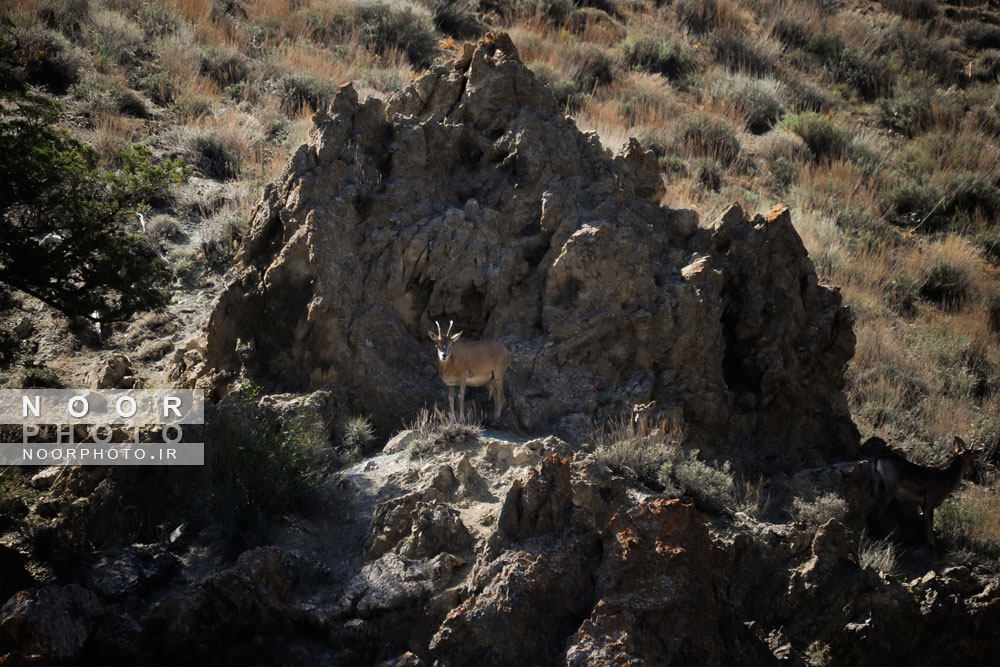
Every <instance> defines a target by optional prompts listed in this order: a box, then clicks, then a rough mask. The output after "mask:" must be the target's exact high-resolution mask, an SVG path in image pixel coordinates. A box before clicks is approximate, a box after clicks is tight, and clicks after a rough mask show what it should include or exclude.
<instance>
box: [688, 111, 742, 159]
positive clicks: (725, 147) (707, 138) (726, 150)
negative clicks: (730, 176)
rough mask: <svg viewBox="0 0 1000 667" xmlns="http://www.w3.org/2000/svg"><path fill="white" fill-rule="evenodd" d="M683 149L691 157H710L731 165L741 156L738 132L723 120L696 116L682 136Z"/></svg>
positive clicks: (700, 115)
mask: <svg viewBox="0 0 1000 667" xmlns="http://www.w3.org/2000/svg"><path fill="white" fill-rule="evenodd" d="M681 142H682V147H683V148H684V149H685V150H686V152H687V153H688V154H689V155H694V156H700V157H708V158H712V159H714V160H718V161H719V162H721V163H722V164H724V165H727V166H728V165H731V164H733V163H734V162H736V160H737V158H739V156H740V150H741V146H740V140H739V138H738V137H737V136H736V130H734V129H733V126H732V125H731V124H730V123H729V122H728V121H726V120H725V119H723V118H719V117H717V116H711V115H708V114H703V113H702V114H695V115H694V116H691V117H690V118H688V119H687V120H686V122H685V125H684V130H683V133H682V134H681Z"/></svg>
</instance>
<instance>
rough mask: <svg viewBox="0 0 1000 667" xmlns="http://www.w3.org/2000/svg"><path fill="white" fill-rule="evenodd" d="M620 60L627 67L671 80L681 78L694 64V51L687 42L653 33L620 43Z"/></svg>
mask: <svg viewBox="0 0 1000 667" xmlns="http://www.w3.org/2000/svg"><path fill="white" fill-rule="evenodd" d="M622 60H624V62H625V65H626V66H627V67H629V68H630V69H637V70H642V71H643V72H650V73H652V74H662V75H663V76H665V77H667V78H668V79H670V80H671V81H684V80H685V79H686V78H687V77H688V76H689V75H690V74H692V73H693V72H694V70H695V67H696V65H697V60H696V58H695V51H694V49H692V48H691V47H690V46H688V44H687V43H685V42H683V41H681V40H677V39H673V38H670V37H654V36H652V35H639V36H637V37H631V38H629V39H628V40H626V41H625V43H624V44H623V45H622Z"/></svg>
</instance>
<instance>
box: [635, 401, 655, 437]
mask: <svg viewBox="0 0 1000 667" xmlns="http://www.w3.org/2000/svg"><path fill="white" fill-rule="evenodd" d="M654 405H656V401H650V402H649V403H636V404H634V405H633V406H632V423H633V424H635V429H636V432H637V433H638V435H639V437H640V438H645V437H646V436H647V435H649V425H648V423H647V422H648V420H649V411H650V409H651V408H652V407H653V406H654Z"/></svg>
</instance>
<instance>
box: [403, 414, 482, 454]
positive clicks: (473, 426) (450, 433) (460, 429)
mask: <svg viewBox="0 0 1000 667" xmlns="http://www.w3.org/2000/svg"><path fill="white" fill-rule="evenodd" d="M409 429H410V430H411V431H413V432H414V434H415V437H414V439H413V441H412V442H411V443H410V446H409V447H408V448H407V451H408V452H409V455H410V457H411V458H414V457H416V456H418V455H419V454H420V453H421V452H424V451H428V450H429V449H431V448H433V447H437V446H444V447H453V446H456V445H464V444H467V443H469V442H474V441H476V440H478V439H479V438H480V437H481V436H482V435H483V422H482V415H481V414H480V413H479V412H478V410H477V409H476V407H475V406H473V405H469V404H466V406H465V421H464V422H458V421H453V420H452V419H451V417H450V416H449V415H448V414H447V413H445V412H443V411H441V410H440V409H438V408H437V406H435V407H434V409H433V410H428V409H427V408H421V410H420V412H418V413H417V417H416V419H414V420H413V423H411V424H410V426H409Z"/></svg>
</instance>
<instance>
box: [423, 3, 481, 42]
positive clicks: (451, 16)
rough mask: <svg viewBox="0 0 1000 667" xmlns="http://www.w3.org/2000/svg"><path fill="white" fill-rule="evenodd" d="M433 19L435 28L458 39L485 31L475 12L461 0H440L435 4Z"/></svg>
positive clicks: (476, 35) (475, 35)
mask: <svg viewBox="0 0 1000 667" xmlns="http://www.w3.org/2000/svg"><path fill="white" fill-rule="evenodd" d="M432 20H433V21H434V27H435V28H437V29H438V30H440V31H441V32H443V33H444V34H446V35H450V36H451V37H454V38H456V39H468V38H471V37H478V36H479V35H482V34H483V32H484V27H483V24H482V23H480V22H479V19H477V18H476V14H475V12H473V11H472V8H471V7H470V6H469V5H467V4H465V3H464V2H461V0H440V2H438V3H437V4H435V5H434V9H433V13H432Z"/></svg>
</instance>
